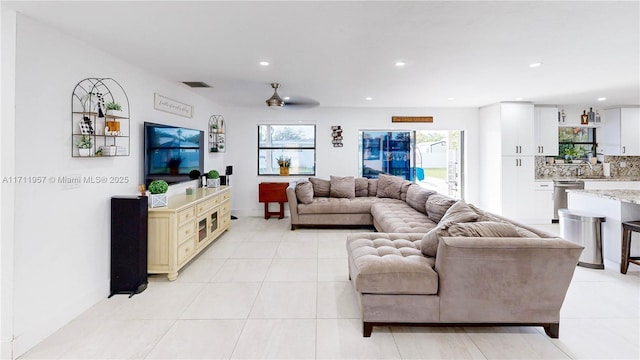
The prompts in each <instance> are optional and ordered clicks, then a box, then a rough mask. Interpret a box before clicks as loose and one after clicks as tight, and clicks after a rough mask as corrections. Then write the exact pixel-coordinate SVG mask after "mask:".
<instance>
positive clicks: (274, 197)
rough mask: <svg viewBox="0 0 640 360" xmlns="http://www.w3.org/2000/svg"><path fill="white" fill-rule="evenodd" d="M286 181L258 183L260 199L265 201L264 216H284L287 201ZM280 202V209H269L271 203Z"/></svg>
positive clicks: (262, 201)
mask: <svg viewBox="0 0 640 360" xmlns="http://www.w3.org/2000/svg"><path fill="white" fill-rule="evenodd" d="M288 186H289V183H286V182H263V183H260V184H258V201H259V202H261V203H264V218H265V219H268V218H269V217H271V216H275V215H278V219H282V218H284V203H285V202H287V187H288ZM272 202H276V203H279V204H280V211H269V203H272Z"/></svg>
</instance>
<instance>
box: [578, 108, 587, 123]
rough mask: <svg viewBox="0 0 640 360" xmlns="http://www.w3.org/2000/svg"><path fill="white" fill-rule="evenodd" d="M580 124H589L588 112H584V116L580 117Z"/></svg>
mask: <svg viewBox="0 0 640 360" xmlns="http://www.w3.org/2000/svg"><path fill="white" fill-rule="evenodd" d="M580 124H581V125H587V124H589V115H587V110H582V115H580Z"/></svg>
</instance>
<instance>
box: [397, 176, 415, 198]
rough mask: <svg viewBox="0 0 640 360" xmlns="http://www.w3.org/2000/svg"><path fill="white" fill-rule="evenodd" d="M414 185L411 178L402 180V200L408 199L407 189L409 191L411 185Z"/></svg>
mask: <svg viewBox="0 0 640 360" xmlns="http://www.w3.org/2000/svg"><path fill="white" fill-rule="evenodd" d="M411 185H413V183H412V182H411V181H409V180H402V185H401V186H400V200H402V201H405V202H406V201H407V191H409V187H410V186H411Z"/></svg>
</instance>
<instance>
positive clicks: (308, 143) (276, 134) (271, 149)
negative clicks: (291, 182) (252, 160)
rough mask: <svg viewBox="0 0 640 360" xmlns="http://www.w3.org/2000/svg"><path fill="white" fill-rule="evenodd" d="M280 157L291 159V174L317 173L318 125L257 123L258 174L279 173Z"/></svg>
mask: <svg viewBox="0 0 640 360" xmlns="http://www.w3.org/2000/svg"><path fill="white" fill-rule="evenodd" d="M281 157H284V158H289V159H291V166H290V168H289V175H291V176H294V175H315V174H316V126H315V125H258V175H280V166H279V165H278V158H281Z"/></svg>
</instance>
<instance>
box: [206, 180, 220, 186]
mask: <svg viewBox="0 0 640 360" xmlns="http://www.w3.org/2000/svg"><path fill="white" fill-rule="evenodd" d="M207 187H220V178H217V179H207Z"/></svg>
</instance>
